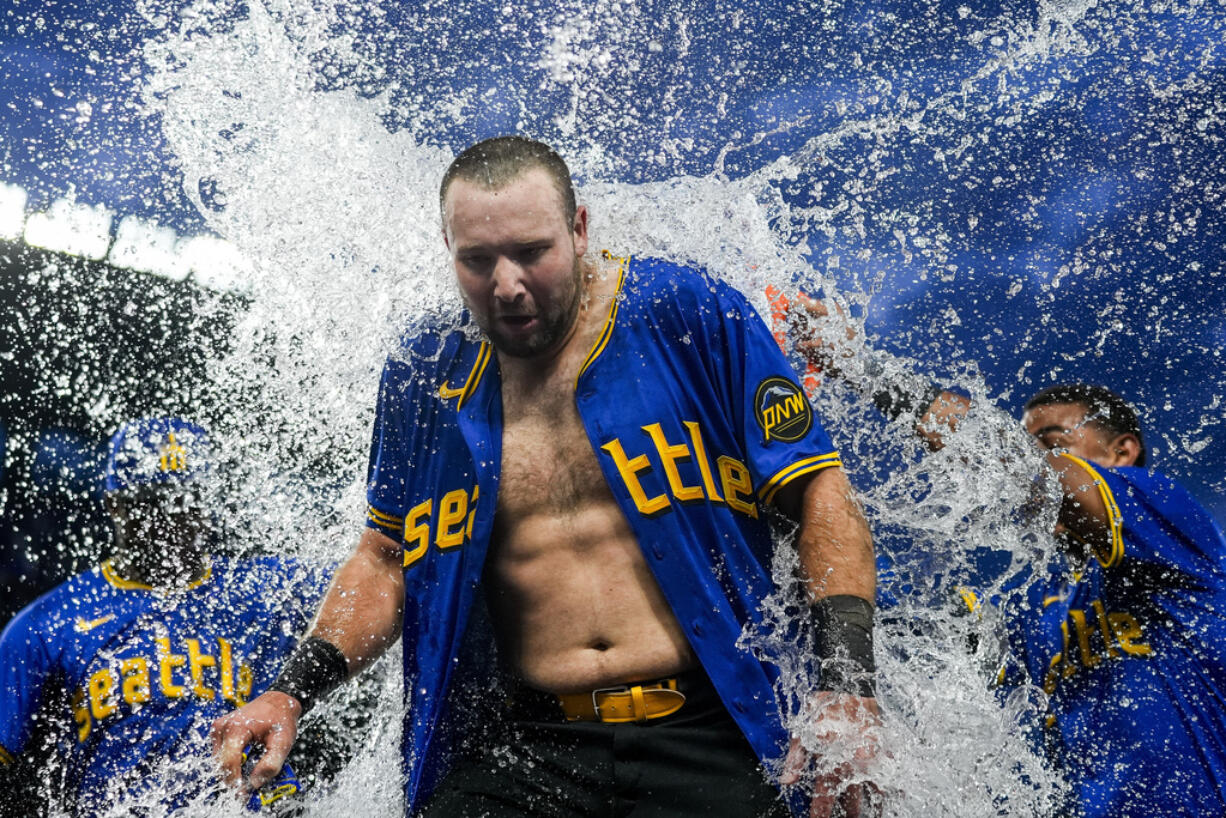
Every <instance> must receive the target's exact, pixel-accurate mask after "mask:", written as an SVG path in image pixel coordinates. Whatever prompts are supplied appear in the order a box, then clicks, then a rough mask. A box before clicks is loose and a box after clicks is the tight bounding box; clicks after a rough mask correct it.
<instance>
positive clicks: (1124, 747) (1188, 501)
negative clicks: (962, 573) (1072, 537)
mask: <svg viewBox="0 0 1226 818" xmlns="http://www.w3.org/2000/svg"><path fill="white" fill-rule="evenodd" d="M1066 456H1068V455H1066ZM1072 459H1073V460H1076V461H1077V462H1078V463H1080V464H1081V465H1082V466H1084V467H1085V468H1087V469H1088V470H1089V471H1090V473H1091V474H1092V475H1093V477H1094V479H1095V481H1096V483H1097V485H1098V489H1099V492H1100V493H1101V495H1102V497H1103V500H1104V503H1105V505H1106V507H1107V509H1108V512H1109V516H1110V526H1111V542H1110V545H1109V546H1107V547H1106V548H1105V549H1103V550H1101V551H1098V552H1096V553H1095V555H1094V557H1092V558H1090V559H1089V560H1088V564H1087V565H1086V566H1085V567H1084V568H1083V569H1082V570H1081V571H1080V572H1078V573H1074V572H1072V571H1071V570H1070V569H1069V567H1068V566H1067V563H1064V564H1061V565H1054V566H1052V567H1051V569H1050V570H1049V571H1047V572H1046V576H1042V577H1040V578H1039V579H1038V580H1036V581H1035V582H1034V583H1033V584H1032V585H1031V586H1030V587H1029V588H1028V589H1027V593H1026V598H1025V600H1024V603H1023V604H1022V610H1021V611H1020V612H1019V615H1018V616H1016V617H1012V618H1011V620H1012V621H1011V631H1012V632H1011V634H1010V637H1011V642H1012V646H1013V648H1014V652H1015V655H1016V656H1017V657H1018V658H1019V659H1021V660H1022V662H1023V663H1024V665H1025V669H1026V671H1027V672H1028V675H1029V677H1030V679H1031V681H1032V682H1033V683H1035V684H1039V685H1042V687H1043V689H1044V691H1045V692H1046V693H1047V695H1048V696H1049V711H1048V712H1049V715H1048V718H1047V726H1048V727H1049V728H1050V729H1051V738H1052V741H1051V744H1052V745H1053V749H1054V752H1055V753H1056V755H1057V756H1058V760H1059V763H1060V764H1061V766H1062V767H1063V769H1064V771H1065V774H1066V777H1067V778H1068V781H1069V783H1070V785H1071V786H1072V788H1073V790H1074V795H1075V796H1076V798H1077V799H1078V800H1079V802H1080V805H1081V809H1082V810H1083V811H1084V813H1085V815H1087V816H1094V817H1097V816H1115V817H1116V818H1123V817H1124V816H1151V815H1226V538H1223V535H1222V530H1221V528H1220V527H1219V526H1218V524H1217V523H1216V522H1215V521H1214V520H1213V518H1212V517H1211V516H1210V514H1209V512H1208V511H1206V510H1205V509H1204V508H1203V507H1202V506H1201V505H1200V504H1199V503H1197V501H1196V500H1195V499H1194V498H1193V497H1192V496H1191V495H1190V494H1189V493H1188V492H1187V491H1186V490H1185V489H1183V488H1182V487H1181V486H1179V485H1178V484H1177V483H1175V482H1174V481H1172V480H1171V479H1169V478H1168V477H1166V476H1164V475H1162V474H1160V473H1156V472H1150V471H1147V470H1146V469H1142V468H1135V467H1124V468H1116V469H1106V468H1102V467H1096V466H1093V465H1091V464H1090V463H1087V462H1085V461H1084V460H1081V459H1079V458H1075V457H1074V458H1072Z"/></svg>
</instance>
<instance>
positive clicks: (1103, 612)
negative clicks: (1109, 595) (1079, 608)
mask: <svg viewBox="0 0 1226 818" xmlns="http://www.w3.org/2000/svg"><path fill="white" fill-rule="evenodd" d="M1090 606H1091V607H1092V608H1093V609H1094V618H1095V619H1096V620H1098V630H1099V632H1100V633H1102V635H1103V644H1104V645H1106V646H1107V657H1106V658H1108V659H1114V658H1116V657H1117V656H1119V655H1120V652H1119V651H1118V650H1116V649H1115V645H1113V644H1112V642H1114V641H1115V640H1113V639H1112V638H1111V626H1110V625H1108V624H1107V609H1106V608H1104V607H1103V603H1102V600H1100V599H1096V600H1094V601H1093V602H1091V603H1090Z"/></svg>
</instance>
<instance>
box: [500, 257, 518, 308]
mask: <svg viewBox="0 0 1226 818" xmlns="http://www.w3.org/2000/svg"><path fill="white" fill-rule="evenodd" d="M525 292H526V290H525V288H524V269H523V267H521V266H520V265H518V264H516V263H515V262H514V261H513V260H512V259H509V258H507V257H506V256H500V257H499V258H498V260H497V261H496V262H495V263H494V297H495V298H497V299H498V300H499V301H506V302H513V301H516V300H518V299H520V298H522V297H523V295H524V293H525Z"/></svg>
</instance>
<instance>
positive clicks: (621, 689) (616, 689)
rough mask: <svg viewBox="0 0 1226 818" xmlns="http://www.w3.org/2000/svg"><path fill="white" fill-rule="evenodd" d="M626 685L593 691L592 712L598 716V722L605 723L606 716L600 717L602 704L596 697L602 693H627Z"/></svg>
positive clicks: (599, 688)
mask: <svg viewBox="0 0 1226 818" xmlns="http://www.w3.org/2000/svg"><path fill="white" fill-rule="evenodd" d="M626 690H627V686H626V685H617V686H615V687H598V688H596V689H595V690H593V691H592V712H593V713H595V714H596V721H604V716H602V715H600V702H599V701H597V699H596V697H597V696H599V695H600V694H601V693H625V692H626Z"/></svg>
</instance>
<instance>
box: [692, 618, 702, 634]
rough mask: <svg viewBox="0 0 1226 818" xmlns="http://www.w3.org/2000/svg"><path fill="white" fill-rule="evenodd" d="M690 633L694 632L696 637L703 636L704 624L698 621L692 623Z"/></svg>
mask: <svg viewBox="0 0 1226 818" xmlns="http://www.w3.org/2000/svg"><path fill="white" fill-rule="evenodd" d="M690 631H691V632H692V633H693V634H694V635H695V636H702V623H701V622H698V621H694V622H691V623H690Z"/></svg>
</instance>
